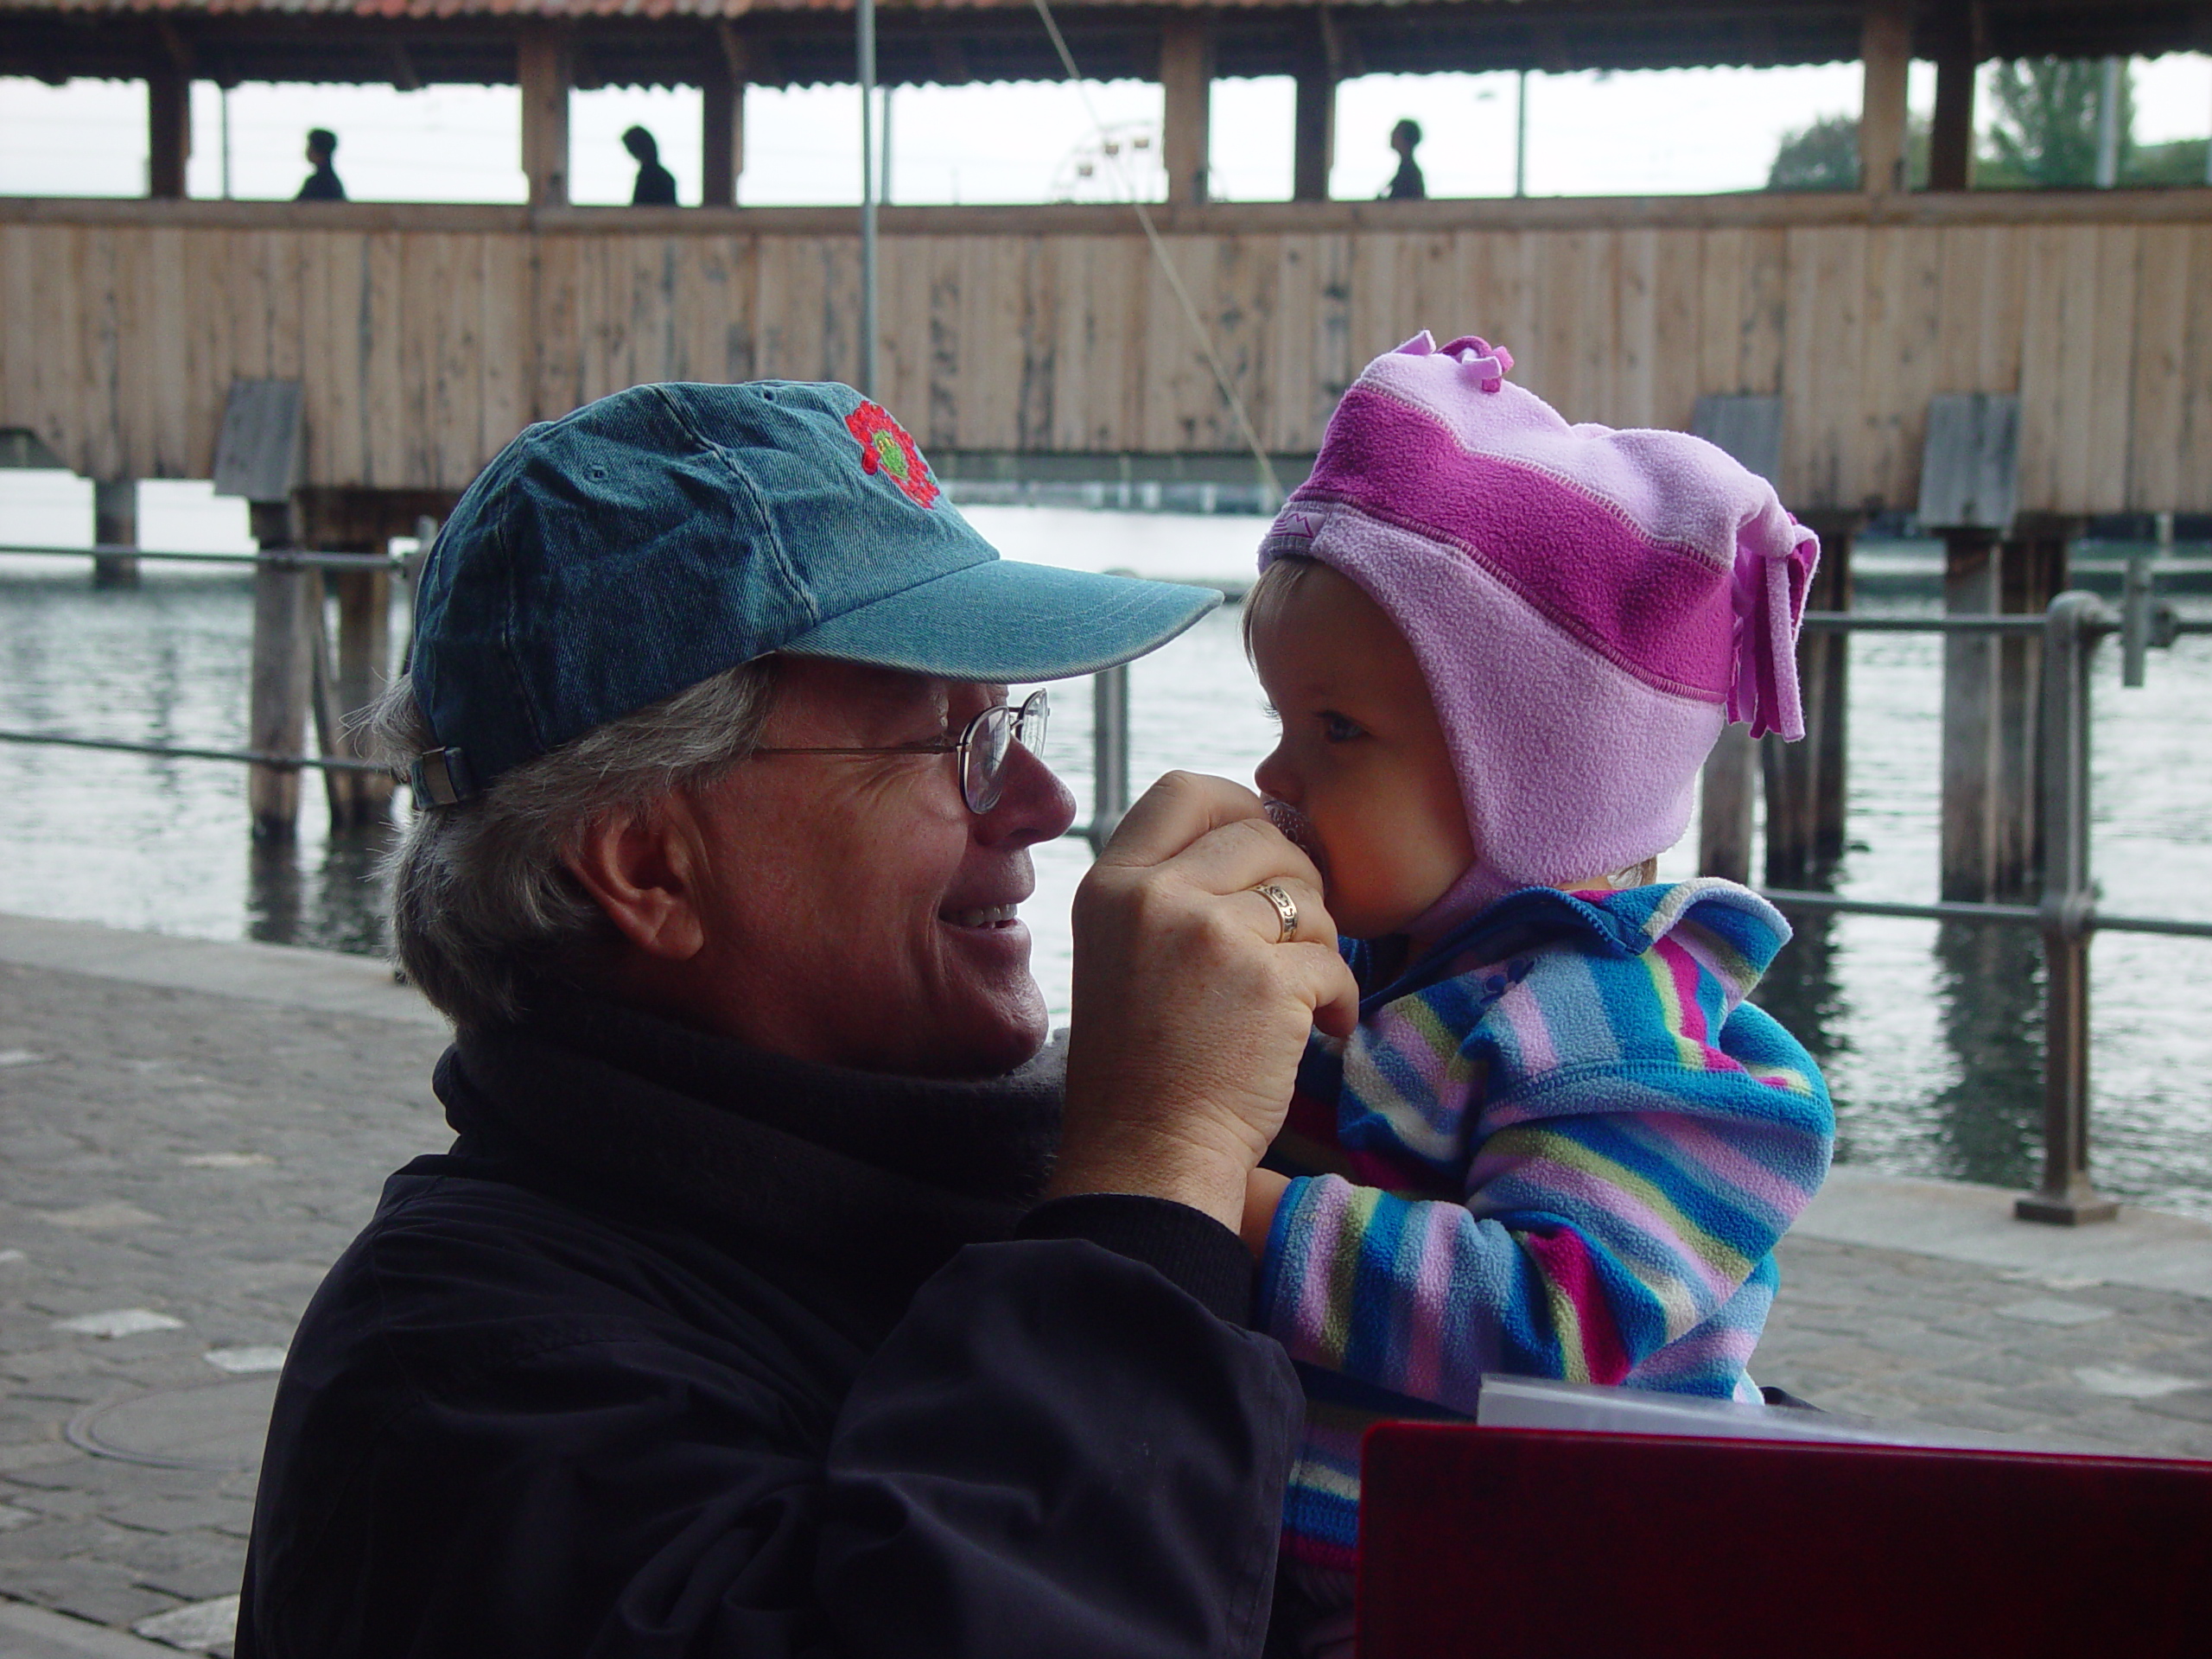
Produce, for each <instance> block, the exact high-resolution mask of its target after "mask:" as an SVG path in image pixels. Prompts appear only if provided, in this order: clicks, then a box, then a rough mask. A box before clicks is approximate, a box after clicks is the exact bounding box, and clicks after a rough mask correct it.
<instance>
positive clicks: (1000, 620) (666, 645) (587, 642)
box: [410, 380, 1221, 804]
mask: <svg viewBox="0 0 2212 1659" xmlns="http://www.w3.org/2000/svg"><path fill="white" fill-rule="evenodd" d="M1220 602H1221V595H1220V594H1217V593H1215V592H1213V591H1212V590H1211V589H1210V588H1190V587H1185V586H1181V585H1179V584H1174V583H1169V582H1141V581H1138V580H1136V579H1135V578H1133V577H1128V576H1109V575H1091V574H1089V573H1086V572H1081V571H1072V570H1059V569H1052V568H1050V567H1047V566H1044V565H1034V564H1018V563H1014V562H1013V561H1012V560H1008V559H1002V558H1001V557H1000V556H999V555H998V552H997V550H996V549H995V548H993V547H992V546H991V544H990V543H988V542H987V541H985V540H984V539H983V538H982V537H981V536H980V535H978V534H976V531H975V529H974V527H973V526H971V525H970V524H969V523H968V521H967V520H966V519H965V518H962V517H961V516H960V513H959V512H958V511H957V509H956V508H954V506H953V505H952V504H951V502H950V501H949V500H948V499H946V498H945V496H944V491H943V490H942V489H941V488H940V487H939V486H938V481H937V479H936V477H935V476H934V474H931V471H930V468H929V464H928V462H927V461H925V460H923V458H922V455H921V452H920V451H919V450H918V448H915V446H914V442H913V440H912V438H911V437H910V436H908V435H907V434H906V431H905V430H904V429H902V428H901V427H900V426H899V424H898V423H897V422H895V421H893V419H892V418H891V416H889V415H888V414H887V413H886V412H885V411H884V410H883V409H882V408H881V407H880V405H878V404H874V403H871V402H869V401H868V399H866V398H864V397H861V395H860V393H858V392H857V391H854V390H853V389H852V388H851V387H849V386H842V385H835V384H819V385H817V384H810V383H804V382H798V381H777V380H763V381H753V382H751V383H748V384H747V385H644V386H632V387H631V388H630V389H629V390H628V391H619V392H616V393H614V394H613V396H612V397H602V398H601V399H599V400H598V401H597V402H596V403H592V404H586V405H584V407H582V409H579V410H575V412H574V413H572V414H569V415H566V416H563V417H562V418H561V419H559V420H557V421H549V422H544V423H540V424H538V425H536V426H532V427H531V428H530V429H528V430H526V431H525V432H524V433H523V434H522V435H520V436H519V437H518V438H516V439H515V440H514V442H512V443H510V444H508V445H507V447H506V448H504V449H502V450H501V451H500V452H499V454H497V455H496V456H494V457H493V460H492V462H491V464H490V465H489V466H487V467H485V469H484V470H483V472H482V473H481V474H479V475H478V476H477V479H476V480H475V482H474V483H473V484H471V485H470V486H468V488H467V490H466V491H464V492H463V493H462V494H461V500H460V502H459V503H458V505H455V507H454V511H453V514H452V516H451V517H450V518H448V519H447V520H446V524H445V527H444V528H443V529H442V531H440V532H439V534H438V537H437V541H436V543H435V546H434V547H433V548H432V549H431V551H430V555H429V559H428V561H427V562H426V563H425V564H424V566H423V573H422V577H421V582H420V587H419V588H418V593H417V600H416V622H415V639H414V645H413V652H412V655H411V657H410V676H411V677H412V682H413V685H414V690H415V696H416V702H417V703H418V704H419V705H420V707H421V709H422V711H423V715H424V717H425V718H426V719H427V720H428V721H429V726H430V729H431V731H432V732H433V733H434V734H435V737H436V740H437V744H438V746H439V747H436V748H435V749H433V750H432V751H431V752H430V753H429V754H427V755H425V756H423V758H422V759H421V760H418V761H417V762H416V766H415V769H414V773H415V781H416V798H417V800H419V801H423V802H427V803H431V804H440V803H445V802H450V801H453V800H457V799H460V798H464V797H466V796H468V795H471V794H475V793H478V792H480V791H483V790H486V789H488V788H490V787H491V786H492V785H493V783H495V782H497V781H498V779H499V778H500V777H501V776H503V775H504V774H505V773H506V772H509V771H512V769H513V768H514V767H516V766H521V765H523V764H524V762H526V761H530V760H535V759H537V757H538V756H539V755H542V754H544V753H549V752H550V751H551V750H553V749H556V748H558V747H560V746H561V745H562V744H563V743H566V742H569V741H571V740H572V739H575V738H577V737H581V736H582V735H583V734H585V733H586V732H588V731H590V730H592V729H593V728H595V727H599V726H603V725H605V724H606V723H607V721H611V720H618V719H620V718H621V717H622V716H623V715H628V714H632V713H635V712H636V711H637V710H638V709H643V708H645V707H646V706H648V705H649V704H652V703H654V702H659V701H660V700H661V699H662V698H664V697H667V696H674V695H675V694H676V693H677V692H678V691H682V690H685V689H686V688H687V687H690V686H693V685H696V684H698V683H700V682H701V681H702V680H706V679H709V678H711V677H714V676H715V675H716V674H720V673H721V672H723V671H726V670H728V669H731V668H734V667H736V666H737V665H738V664H741V663H746V662H750V661H751V660H753V658H756V657H763V656H766V655H767V654H768V653H770V652H793V653H797V654H800V655H804V656H812V657H829V658H838V659H841V660H843V661H847V662H854V663H865V664H874V665H876V666H879V667H883V668H892V669H900V670H904V671H907V672H910V673H915V674H924V675H928V676H930V677H933V678H938V679H950V680H982V681H989V682H1015V681H1032V680H1056V679H1065V678H1067V677H1069V676H1071V675H1077V674H1090V673H1095V672H1096V671H1098V670H1100V669H1103V668H1109V667H1111V666H1113V665H1114V664H1116V663H1124V662H1127V661H1128V660H1129V659H1130V658H1133V657H1141V656H1142V655H1143V654H1144V653H1145V652H1147V651H1151V650H1153V649H1154V648H1155V647H1156V646H1159V645H1165V644H1166V642H1167V641H1168V640H1170V639H1173V638H1174V637H1175V636H1176V635H1177V634H1179V633H1180V632H1183V631H1184V630H1185V628H1187V627H1189V626H1191V625H1192V623H1194V622H1196V621H1197V620H1198V619H1199V618H1200V617H1201V616H1203V615H1205V613H1207V612H1208V611H1210V610H1211V609H1212V608H1213V607H1215V606H1216V605H1217V604H1219V603H1220Z"/></svg>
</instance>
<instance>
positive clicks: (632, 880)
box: [563, 793, 707, 962]
mask: <svg viewBox="0 0 2212 1659" xmlns="http://www.w3.org/2000/svg"><path fill="white" fill-rule="evenodd" d="M697 828H698V826H697V823H696V819H695V817H694V816H693V814H692V812H691V810H690V803H689V802H688V801H686V800H685V799H684V798H683V797H682V796H681V795H679V794H675V793H671V794H666V795H663V796H662V797H660V798H658V800H654V801H651V802H648V803H646V804H644V805H641V806H632V807H625V808H623V809H622V810H620V811H618V812H612V813H609V814H608V815H607V816H606V817H603V818H601V819H599V820H598V821H597V822H596V823H594V824H593V825H592V826H591V827H590V828H589V829H587V830H586V831H585V832H584V834H583V837H582V840H581V841H579V842H577V844H576V847H575V850H574V851H572V852H571V853H569V855H568V856H567V857H566V858H565V859H564V860H563V862H564V863H566V864H567V866H568V868H569V874H571V875H573V876H575V878H576V880H578V881H580V882H582V884H583V889H584V891H585V892H586V893H588V894H590V895H591V899H592V902H593V903H594V904H595V905H597V906H599V907H600V909H601V911H602V912H605V914H606V916H607V920H608V921H610V922H612V923H613V924H614V925H615V928H616V929H617V931H620V933H621V935H622V937H623V938H625V939H626V940H628V941H629V942H630V943H631V944H632V945H634V946H636V947H637V948H638V949H639V950H641V951H643V952H644V953H645V955H646V956H648V957H658V958H659V959H660V960H662V961H664V962H686V961H689V960H690V958H691V957H696V956H697V955H698V954H699V951H700V950H701V948H702V946H704V944H706V938H707V934H706V926H705V923H704V919H703V918H702V916H701V915H700V913H699V904H698V900H699V887H698V877H699V874H700V873H701V870H702V864H701V861H700V858H699V842H698V837H697V834H696V830H697Z"/></svg>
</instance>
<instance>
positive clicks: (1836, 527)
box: [1759, 513, 1859, 887]
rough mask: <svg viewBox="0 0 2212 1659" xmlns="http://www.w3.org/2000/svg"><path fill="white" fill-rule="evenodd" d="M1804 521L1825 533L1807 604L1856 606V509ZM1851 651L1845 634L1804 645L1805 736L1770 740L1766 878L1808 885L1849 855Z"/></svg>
mask: <svg viewBox="0 0 2212 1659" xmlns="http://www.w3.org/2000/svg"><path fill="white" fill-rule="evenodd" d="M1802 522H1803V523H1805V524H1807V525H1808V526H1809V527H1810V528H1811V529H1812V531H1814V533H1815V535H1817V536H1819V537H1820V538H1821V562H1820V568H1819V569H1817V570H1816V571H1815V573H1814V575H1813V584H1812V587H1811V588H1810V590H1809V591H1808V594H1807V595H1806V600H1805V607H1806V608H1807V609H1808V610H1815V611H1847V610H1849V609H1850V608H1851V544H1852V538H1853V536H1854V535H1855V534H1856V533H1857V531H1858V528H1859V518H1858V515H1857V514H1855V513H1808V514H1804V515H1802ZM1850 672H1851V654H1850V641H1849V639H1848V638H1847V636H1845V635H1843V634H1840V633H1814V634H1807V635H1805V636H1803V637H1802V638H1801V639H1799V640H1798V642H1797V686H1798V695H1799V697H1800V699H1801V701H1802V703H1803V706H1804V711H1805V735H1804V737H1803V738H1802V739H1801V740H1800V741H1797V742H1795V743H1785V742H1783V740H1782V739H1781V738H1780V737H1779V736H1778V735H1777V736H1770V737H1768V738H1767V739H1766V740H1765V742H1764V747H1763V749H1762V752H1761V754H1760V757H1759V759H1760V770H1761V772H1762V774H1763V777H1764V783H1765V786H1766V880H1767V885H1768V886H1769V887H1804V886H1806V885H1807V884H1808V882H1810V881H1811V880H1813V878H1814V874H1815V872H1816V871H1818V870H1820V869H1821V868H1824V867H1825V866H1827V865H1828V864H1831V863H1833V862H1834V861H1835V860H1837V859H1838V858H1840V857H1841V856H1842V855H1843V848H1844V810H1845V772H1846V762H1847V747H1848V735H1849V709H1848V703H1849V699H1850V695H1851V683H1850Z"/></svg>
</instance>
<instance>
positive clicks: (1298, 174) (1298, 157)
mask: <svg viewBox="0 0 2212 1659" xmlns="http://www.w3.org/2000/svg"><path fill="white" fill-rule="evenodd" d="M1337 72H1338V63H1337V52H1336V30H1335V26H1334V24H1333V23H1332V22H1331V20H1330V17H1329V14H1328V12H1327V11H1326V10H1322V11H1320V12H1319V13H1317V14H1316V16H1315V20H1314V35H1313V40H1312V41H1310V42H1309V43H1308V45H1307V48H1306V52H1305V53H1304V54H1302V55H1301V58H1300V63H1299V67H1298V70H1297V76H1296V84H1297V87H1298V105H1297V110H1296V112H1295V114H1294V116H1293V118H1292V141H1291V142H1292V150H1291V168H1290V199H1291V200H1293V201H1326V200H1328V199H1329V169H1330V168H1332V167H1333V166H1334V165H1335V164H1336V160H1337Z"/></svg>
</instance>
